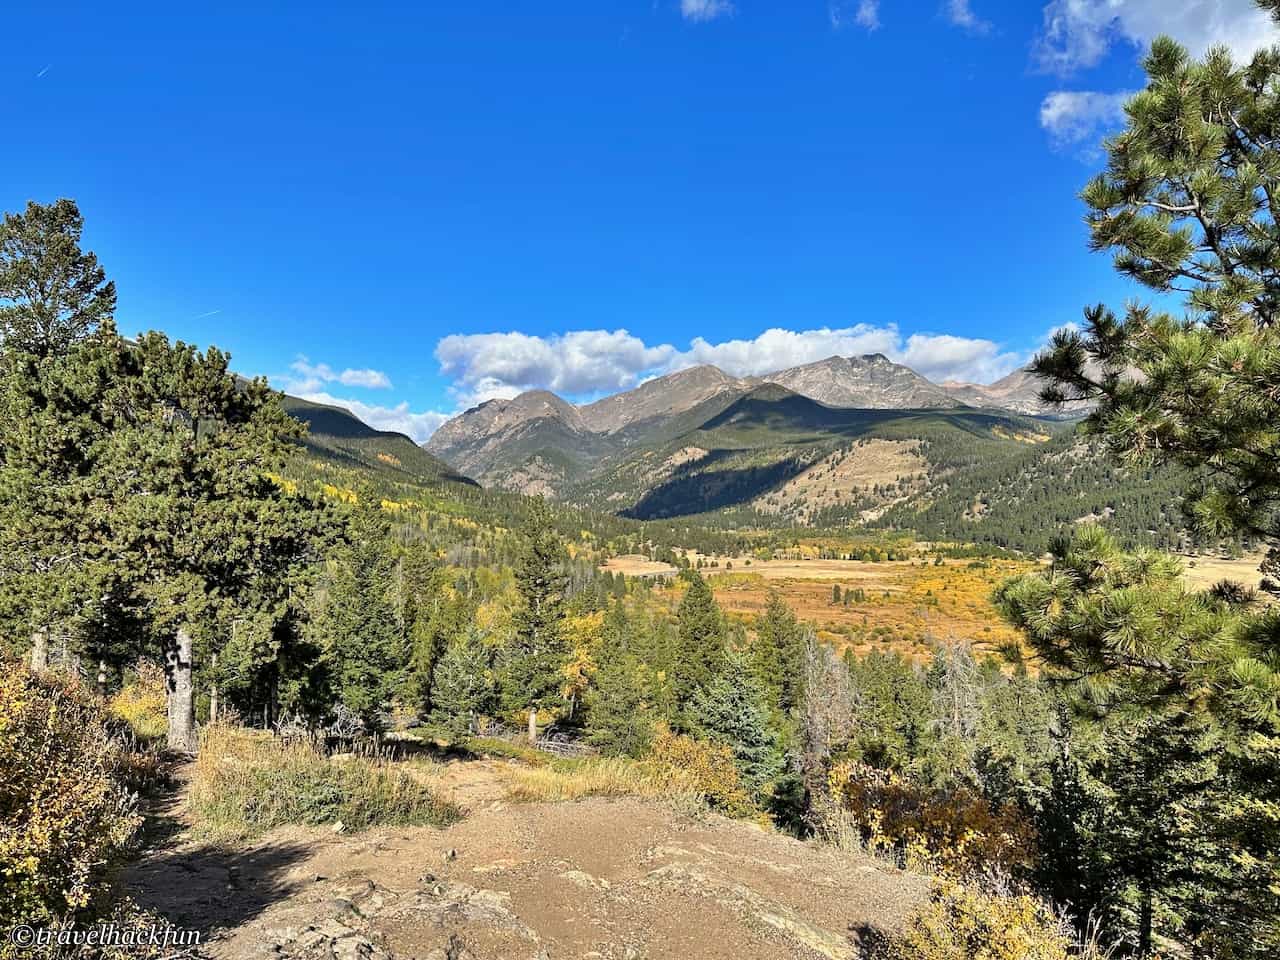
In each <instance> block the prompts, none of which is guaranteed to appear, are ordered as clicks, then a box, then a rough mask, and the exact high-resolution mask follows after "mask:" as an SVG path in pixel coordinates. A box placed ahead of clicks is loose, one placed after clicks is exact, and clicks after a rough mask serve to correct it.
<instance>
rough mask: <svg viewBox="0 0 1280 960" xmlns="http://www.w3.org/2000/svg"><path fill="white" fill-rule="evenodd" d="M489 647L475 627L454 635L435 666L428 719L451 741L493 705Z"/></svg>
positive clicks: (469, 730) (469, 727) (466, 730)
mask: <svg viewBox="0 0 1280 960" xmlns="http://www.w3.org/2000/svg"><path fill="white" fill-rule="evenodd" d="M493 696H494V689H493V677H492V674H491V670H490V658H489V650H488V648H486V647H485V644H484V641H483V639H482V638H481V636H480V633H479V631H478V630H477V629H476V628H475V627H471V628H469V629H464V630H462V631H461V632H460V633H458V634H457V635H455V636H454V638H453V639H452V640H451V641H450V642H449V645H448V646H447V647H446V648H445V651H444V655H443V656H442V657H441V658H440V662H439V663H438V664H437V665H436V669H435V672H434V675H433V678H432V685H431V704H432V706H431V714H430V719H431V722H432V723H433V724H434V725H435V726H437V727H439V728H440V729H441V730H442V731H444V732H445V733H446V734H447V735H448V736H449V737H450V738H452V739H453V740H455V741H456V740H460V739H462V738H464V737H466V736H467V735H468V734H469V733H470V732H471V726H472V723H473V722H474V721H475V719H476V718H477V717H479V716H481V715H483V714H485V713H486V712H488V711H489V710H491V709H492V707H493Z"/></svg>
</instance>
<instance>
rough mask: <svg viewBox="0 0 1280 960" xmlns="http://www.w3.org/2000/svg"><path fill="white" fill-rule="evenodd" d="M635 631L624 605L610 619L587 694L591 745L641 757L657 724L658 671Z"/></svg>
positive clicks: (610, 613) (607, 616) (610, 612)
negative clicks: (655, 692)
mask: <svg viewBox="0 0 1280 960" xmlns="http://www.w3.org/2000/svg"><path fill="white" fill-rule="evenodd" d="M634 629H635V627H634V626H633V624H632V623H631V621H630V620H629V618H628V617H627V612H626V608H625V607H624V606H623V604H622V602H621V601H614V603H613V604H612V605H611V606H610V607H609V610H608V612H607V613H606V614H605V621H604V629H603V631H602V635H601V640H600V649H599V651H598V653H597V657H596V660H597V662H596V671H595V674H594V675H593V676H592V678H591V686H590V688H589V689H588V691H587V697H586V702H587V739H588V740H589V741H590V742H591V743H592V744H594V745H595V746H597V747H599V748H600V749H601V750H602V751H604V752H605V753H610V754H626V755H629V756H639V755H640V754H642V753H643V752H644V751H645V749H646V748H647V747H648V745H649V742H650V740H651V739H652V736H653V728H654V723H655V721H656V720H658V719H660V717H659V716H658V714H657V711H656V705H655V703H654V697H653V688H654V683H655V676H654V671H653V670H652V669H651V668H650V666H649V665H647V664H646V663H645V662H644V660H643V659H642V657H641V656H640V652H639V651H640V647H639V645H637V644H635V643H633V642H632V641H633V639H634V638H633V630H634Z"/></svg>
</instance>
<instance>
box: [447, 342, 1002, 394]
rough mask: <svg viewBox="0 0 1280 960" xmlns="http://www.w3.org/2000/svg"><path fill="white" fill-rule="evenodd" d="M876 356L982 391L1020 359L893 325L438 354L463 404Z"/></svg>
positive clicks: (496, 345)
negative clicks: (704, 369) (678, 374)
mask: <svg viewBox="0 0 1280 960" xmlns="http://www.w3.org/2000/svg"><path fill="white" fill-rule="evenodd" d="M867 353H883V354H885V355H886V356H887V357H889V358H890V359H891V360H895V361H897V362H900V363H905V364H907V365H908V366H910V367H912V368H913V369H915V370H917V371H918V372H919V373H922V374H924V375H925V376H926V377H929V378H930V379H933V380H965V381H969V382H979V383H986V382H990V381H992V380H996V379H999V378H1000V377H1002V376H1003V375H1004V374H1006V373H1008V372H1009V371H1010V370H1013V369H1014V368H1016V367H1017V366H1019V365H1020V364H1021V363H1023V362H1025V360H1026V358H1025V357H1024V356H1022V355H1020V354H1016V353H1011V352H1008V351H1005V350H1002V349H1001V347H1000V345H999V344H997V343H995V342H993V341H991V340H985V339H976V338H970V337H956V336H949V335H934V334H922V333H916V334H912V335H911V336H909V337H905V338H904V337H903V335H902V334H901V333H900V332H899V330H898V328H897V327H896V326H892V325H890V326H886V327H876V326H872V325H870V324H855V325H854V326H851V327H843V328H837V329H832V328H829V327H822V328H819V329H814V330H786V329H782V328H774V329H771V330H766V331H764V332H763V333H761V334H760V335H759V336H757V337H754V338H752V339H749V340H748V339H736V340H726V341H723V342H720V343H711V342H710V341H708V340H706V339H705V338H703V337H697V338H695V339H694V340H693V341H692V342H691V343H690V344H689V347H688V349H685V350H680V349H678V348H676V347H675V346H673V345H671V344H658V345H653V346H650V345H648V344H645V343H644V342H643V341H642V340H640V339H639V338H638V337H634V336H632V335H631V334H629V333H628V332H627V331H625V330H614V331H607V330H581V331H574V332H572V333H566V334H558V335H554V336H549V337H537V336H530V335H528V334H523V333H494V334H470V335H463V334H455V335H453V336H449V337H445V338H444V339H443V340H441V341H440V343H439V344H438V345H437V347H436V357H437V359H438V360H439V361H440V372H441V373H442V374H443V375H444V376H445V377H447V378H449V379H451V380H452V381H453V385H452V387H451V388H450V389H451V391H452V392H453V395H454V397H455V398H456V399H457V401H458V403H459V405H460V406H463V407H466V406H471V405H474V404H475V403H478V402H480V401H482V400H487V399H492V398H494V397H513V396H515V395H516V394H518V393H521V392H523V391H525V390H535V389H545V390H552V391H554V392H556V393H559V394H562V395H567V396H569V397H577V398H585V397H590V396H595V395H599V394H602V393H614V392H617V391H619V390H626V389H629V388H631V387H634V386H635V385H636V384H638V383H640V382H642V381H644V380H645V379H648V378H651V377H653V376H657V375H661V374H664V373H670V372H672V371H675V370H680V369H684V368H686V367H692V366H697V365H699V364H704V363H705V364H712V365H714V366H717V367H719V368H720V369H722V370H724V371H725V372H726V373H729V374H732V375H734V376H758V375H760V374H765V373H772V372H774V371H776V370H782V369H784V368H786V367H793V366H798V365H800V364H804V363H813V362H815V361H817V360H824V359H826V358H827V357H830V356H837V355H838V356H846V357H847V356H858V355H861V354H867Z"/></svg>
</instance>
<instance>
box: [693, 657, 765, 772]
mask: <svg viewBox="0 0 1280 960" xmlns="http://www.w3.org/2000/svg"><path fill="white" fill-rule="evenodd" d="M689 715H690V718H691V726H692V730H693V732H694V733H695V734H696V735H697V736H699V737H702V738H704V739H707V740H712V741H714V742H716V743H722V744H725V745H726V746H728V747H729V748H730V749H731V750H732V751H733V756H734V760H735V761H736V762H737V765H738V770H739V772H740V773H741V775H742V783H743V785H744V786H745V787H747V788H748V789H749V790H751V791H753V792H755V793H759V792H760V791H761V790H762V789H763V788H764V786H765V785H766V784H768V783H771V782H772V781H773V780H774V779H775V778H776V777H777V776H778V774H779V773H781V772H782V748H781V745H780V743H779V739H778V734H777V731H776V730H774V728H773V726H772V725H771V724H770V722H769V713H768V710H767V709H766V707H765V704H764V699H763V693H762V691H761V689H760V684H759V683H758V682H757V681H756V679H755V677H754V676H753V675H752V673H751V671H750V669H748V667H747V663H746V659H745V658H744V657H743V655H742V654H741V653H739V652H737V651H734V650H730V651H728V652H726V653H725V655H724V657H723V663H722V665H721V669H720V670H719V672H718V673H717V674H716V676H715V677H714V678H713V679H712V680H711V681H710V682H709V683H707V684H706V685H704V686H702V687H699V688H698V689H697V690H696V691H695V692H694V695H693V700H692V702H691V704H690V710H689Z"/></svg>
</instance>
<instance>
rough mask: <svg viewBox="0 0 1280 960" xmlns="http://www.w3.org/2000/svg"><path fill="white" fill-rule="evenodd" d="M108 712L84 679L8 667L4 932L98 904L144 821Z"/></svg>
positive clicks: (2, 692)
mask: <svg viewBox="0 0 1280 960" xmlns="http://www.w3.org/2000/svg"><path fill="white" fill-rule="evenodd" d="M105 719H106V718H105V717H104V715H103V712H102V710H101V709H100V707H99V706H98V704H97V703H96V702H95V700H94V698H93V697H92V696H91V695H90V694H89V693H88V691H86V690H85V689H84V688H83V687H82V686H81V685H80V684H79V682H78V681H76V680H74V679H72V678H69V677H66V676H63V675H59V674H52V673H44V674H35V673H32V672H31V671H30V670H28V669H27V668H26V667H24V666H22V665H20V664H17V663H14V662H5V663H3V664H0V771H3V776H0V876H3V878H4V882H3V884H0V929H7V928H10V927H12V926H13V925H14V924H16V923H19V922H22V923H28V924H31V925H32V926H41V925H44V926H49V925H55V924H57V923H59V922H61V921H63V920H65V919H68V918H71V917H73V916H74V915H75V914H77V913H78V912H80V911H83V910H85V908H87V907H89V906H90V904H91V903H92V902H93V901H95V899H96V898H97V897H98V896H99V895H100V894H103V893H105V891H106V888H107V884H108V881H109V877H108V868H109V867H110V866H111V865H112V864H113V862H114V861H115V860H116V858H117V857H118V855H119V854H120V853H121V852H122V850H123V849H124V847H125V845H126V843H128V841H129V839H130V837H132V835H133V833H134V830H135V829H136V828H137V826H138V824H139V823H140V822H141V818H140V817H139V816H138V815H137V813H136V811H135V806H136V797H134V796H133V795H132V794H130V792H129V791H128V790H127V789H126V788H125V786H124V785H123V784H122V782H121V780H120V776H119V774H120V771H121V769H122V767H123V766H124V765H125V764H126V761H127V757H126V756H125V751H124V750H123V748H122V746H121V744H120V743H119V742H118V741H116V740H113V739H112V737H111V736H110V734H109V733H108V731H107V726H106V722H105ZM4 949H5V948H4V947H0V955H3V950H4Z"/></svg>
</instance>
